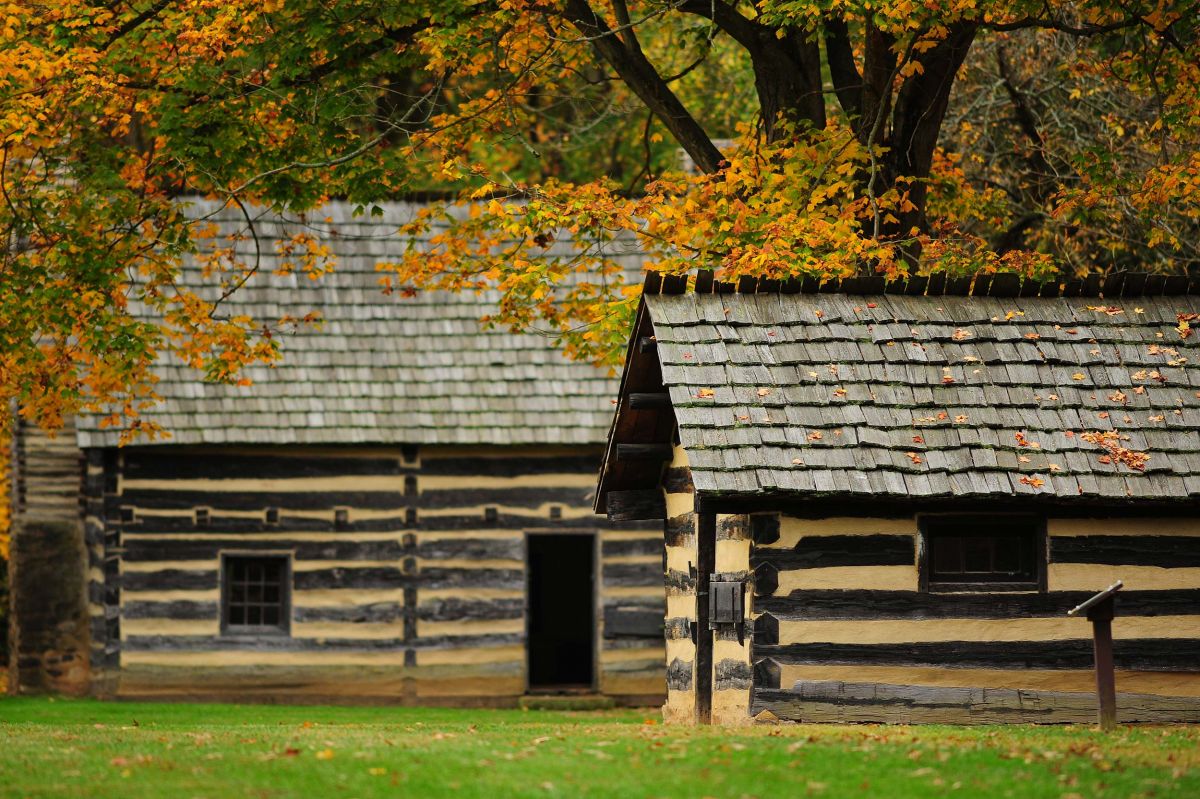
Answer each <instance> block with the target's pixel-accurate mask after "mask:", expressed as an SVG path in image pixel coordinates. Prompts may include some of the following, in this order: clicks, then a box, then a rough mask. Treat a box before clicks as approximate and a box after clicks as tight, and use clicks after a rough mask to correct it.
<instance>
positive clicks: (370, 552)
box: [123, 538, 404, 563]
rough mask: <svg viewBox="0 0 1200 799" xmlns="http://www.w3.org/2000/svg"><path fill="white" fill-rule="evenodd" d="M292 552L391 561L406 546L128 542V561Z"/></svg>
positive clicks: (346, 542) (379, 543)
mask: <svg viewBox="0 0 1200 799" xmlns="http://www.w3.org/2000/svg"><path fill="white" fill-rule="evenodd" d="M264 547H265V548H269V549H272V550H280V551H285V550H286V551H291V552H293V553H295V556H296V558H297V559H299V560H389V559H393V558H399V557H400V556H401V555H402V554H403V552H404V548H403V547H402V546H401V545H400V542H399V541H354V540H337V541H291V540H278V539H271V540H266V541H264V540H262V539H254V538H223V539H211V540H205V541H178V540H171V539H157V540H146V539H137V540H132V541H126V543H125V553H124V555H123V557H124V559H125V561H126V562H128V563H146V562H152V561H162V560H208V559H215V558H216V557H217V554H218V553H219V552H221V551H222V550H225V551H228V550H238V549H254V550H258V549H263V548H264Z"/></svg>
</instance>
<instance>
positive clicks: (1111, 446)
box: [1080, 430, 1150, 472]
mask: <svg viewBox="0 0 1200 799" xmlns="http://www.w3.org/2000/svg"><path fill="white" fill-rule="evenodd" d="M1080 438H1082V439H1083V440H1084V441H1087V442H1088V443H1089V444H1095V445H1096V446H1097V447H1099V448H1100V449H1102V450H1104V451H1105V453H1107V454H1105V455H1101V456H1100V457H1099V460H1100V462H1101V463H1105V464H1108V463H1118V464H1122V465H1124V466H1126V467H1128V468H1130V469H1133V470H1134V471H1138V472H1141V471H1145V469H1146V463H1147V462H1148V461H1149V460H1150V455H1149V453H1146V452H1140V451H1138V450H1133V449H1129V448H1128V447H1126V446H1125V445H1124V444H1122V443H1121V442H1122V441H1128V440H1129V436H1122V435H1121V434H1120V433H1118V432H1116V431H1115V430H1104V431H1098V432H1089V433H1082V434H1081V435H1080Z"/></svg>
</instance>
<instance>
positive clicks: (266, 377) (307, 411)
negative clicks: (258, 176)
mask: <svg viewBox="0 0 1200 799" xmlns="http://www.w3.org/2000/svg"><path fill="white" fill-rule="evenodd" d="M414 210H415V209H414V208H413V207H412V206H407V205H404V204H400V203H396V204H389V205H385V206H384V207H383V211H384V214H383V216H382V217H379V216H374V217H372V216H357V215H355V213H354V208H353V206H352V205H350V204H347V203H332V204H330V205H329V206H328V207H326V208H323V209H321V210H319V211H317V212H315V213H314V214H311V215H309V216H308V217H306V218H302V219H285V218H283V217H278V216H272V215H270V214H266V215H263V216H260V218H259V219H258V220H257V223H256V231H255V233H256V235H257V237H258V246H259V247H261V250H262V252H263V253H272V254H269V255H264V256H263V262H262V263H261V264H260V267H259V274H258V275H256V276H255V278H254V279H253V280H251V281H250V282H249V283H247V284H246V285H245V286H244V287H243V288H242V289H240V290H239V291H238V292H236V293H235V294H234V295H233V296H232V297H230V298H229V299H228V300H227V301H226V302H227V304H228V307H229V312H230V313H245V314H248V315H251V316H253V317H255V318H256V319H262V320H273V319H276V318H279V317H280V316H282V315H285V314H291V315H292V316H295V317H299V316H303V315H304V314H305V313H307V312H309V311H312V310H316V311H318V312H320V313H321V314H322V317H323V324H322V325H321V326H320V327H318V328H315V329H306V330H302V331H301V332H299V333H297V334H295V335H291V336H287V337H285V338H284V340H283V343H282V346H283V359H282V361H281V362H280V363H279V364H277V365H275V366H274V367H271V368H267V367H254V368H252V369H250V371H249V376H250V377H251V378H252V379H253V380H254V385H252V386H250V387H238V386H232V385H215V384H211V383H206V382H204V381H203V380H202V377H201V375H200V374H198V373H197V372H196V371H194V370H191V369H189V368H187V367H185V366H182V365H175V364H170V363H164V364H161V365H160V366H159V367H158V376H159V378H160V382H159V384H158V392H159V394H161V395H162V397H163V402H162V404H161V405H160V406H159V407H157V408H156V409H154V410H153V412H152V413H150V414H148V415H147V418H149V419H151V420H153V421H155V422H158V423H159V424H161V425H163V427H164V428H165V429H166V430H167V431H168V432H169V433H170V438H168V439H166V440H162V441H153V442H147V441H137V442H134V443H133V444H131V445H129V446H124V447H122V446H118V443H119V441H118V435H119V431H118V430H116V429H113V428H106V427H104V426H102V424H101V417H100V416H98V415H97V416H82V417H79V418H76V419H74V420H70V421H69V423H68V426H67V428H66V429H64V430H62V431H60V432H59V433H58V435H57V436H56V437H53V438H51V437H49V436H47V435H46V434H44V433H42V432H40V431H39V430H37V429H35V428H32V427H30V426H29V425H26V424H22V425H20V427H19V429H18V430H17V435H16V436H15V445H14V446H15V452H14V456H15V460H14V462H15V465H16V469H15V478H14V487H15V499H16V503H15V509H16V527H15V531H16V536H15V545H14V548H13V557H12V569H13V572H12V578H13V580H12V587H13V591H12V596H13V610H14V613H13V619H14V622H13V625H12V632H13V635H12V647H11V648H12V652H13V657H12V658H11V665H10V678H11V679H10V689H11V690H13V691H18V692H33V691H59V692H67V693H74V694H90V695H94V696H100V697H118V698H133V697H139V698H162V699H172V698H189V699H221V700H234V701H265V702H281V701H288V702H317V701H335V702H342V701H346V702H354V701H363V702H367V701H369V702H396V703H410V704H417V703H419V704H459V705H512V704H516V703H518V702H520V701H524V700H523V699H522V698H523V697H525V696H526V695H527V694H545V693H560V694H562V693H566V694H569V695H571V696H573V697H577V696H584V697H590V698H591V699H592V700H594V701H598V702H618V703H625V704H647V703H654V704H660V703H661V702H662V697H663V695H664V691H665V687H664V686H665V680H664V668H665V666H664V663H665V657H664V650H663V646H664V644H663V634H662V619H663V603H664V589H663V581H662V555H661V552H660V550H661V539H662V534H661V527H660V526H647V525H644V524H636V523H634V524H631V523H621V522H616V523H611V522H608V521H606V520H604V519H600V518H598V517H597V516H596V515H595V514H594V513H593V511H592V505H593V497H592V494H593V492H594V486H595V476H596V473H597V470H598V468H599V463H600V458H601V455H602V453H603V443H604V441H605V436H606V433H607V429H608V426H609V422H610V420H611V416H612V404H611V402H612V401H611V397H612V395H613V393H614V392H615V389H616V383H615V379H614V378H612V377H610V376H609V375H608V374H607V373H606V372H604V371H602V370H599V369H597V368H595V367H592V366H590V365H586V364H581V363H572V362H570V361H568V360H566V359H565V358H564V357H563V356H562V354H561V353H560V352H559V351H557V350H556V349H555V348H554V347H553V346H552V342H551V340H550V339H549V338H547V337H544V336H538V335H533V334H526V335H518V334H513V333H509V332H506V331H503V330H494V329H486V330H485V329H483V328H481V326H480V323H479V319H480V317H481V316H483V315H484V314H486V313H488V312H489V310H490V309H492V308H493V307H494V303H495V302H496V300H497V299H498V298H497V296H495V295H489V294H483V295H475V294H463V295H452V294H444V293H432V292H431V293H421V294H418V295H417V296H415V297H400V296H399V295H395V296H386V295H385V294H384V293H382V292H381V291H380V287H379V285H378V278H379V275H378V272H377V271H376V266H377V264H378V263H380V262H382V261H387V260H389V259H392V260H395V259H396V258H397V257H398V256H399V255H400V254H401V253H403V252H404V248H405V247H406V246H407V245H408V242H406V241H404V240H402V239H399V238H398V237H397V236H396V234H395V231H396V228H397V225H398V224H399V223H400V222H402V221H405V220H406V219H407V218H408V217H409V216H410V215H411V214H412V213H413V212H414ZM189 213H191V214H193V215H194V216H195V218H196V219H198V220H200V219H203V220H207V221H209V222H212V223H214V224H216V225H217V227H218V231H217V233H218V236H219V237H221V238H224V237H227V236H229V235H230V234H234V235H235V237H236V235H237V234H238V233H239V231H241V232H242V234H243V235H242V236H241V240H240V241H239V243H238V247H239V248H240V249H241V254H242V255H243V256H244V257H246V258H247V259H250V258H252V257H253V253H254V249H255V242H254V241H252V240H251V237H250V236H249V235H248V234H246V233H245V231H243V230H242V228H241V226H242V224H243V220H242V218H241V215H240V213H231V212H230V211H229V210H228V209H226V210H222V209H221V208H220V207H219V206H217V205H216V204H215V203H209V202H205V201H201V200H198V201H196V202H195V203H193V204H192V206H191V207H190V209H189ZM299 231H304V232H308V233H310V234H314V235H316V237H317V239H318V243H319V244H320V245H322V246H325V247H327V248H328V249H329V250H330V251H331V252H332V254H333V255H334V256H335V257H336V261H337V263H336V268H335V270H334V271H333V272H332V273H331V274H328V275H325V276H324V277H322V278H321V279H320V280H310V279H309V278H308V277H307V276H306V275H303V274H299V275H297V274H274V272H275V271H276V269H277V268H278V267H279V266H280V260H281V259H282V258H283V257H284V256H282V255H278V254H273V253H278V252H280V251H281V250H277V249H276V247H275V245H276V243H277V242H286V241H287V240H288V239H289V237H290V236H291V235H293V234H294V233H296V232H299ZM434 233H436V231H433V232H432V233H431V235H433V234H434ZM617 244H619V243H617ZM555 246H556V247H560V250H559V251H555V250H554V249H553V248H551V251H550V253H549V255H551V256H553V255H556V254H558V255H564V254H566V255H569V252H567V251H566V250H564V249H561V246H566V245H561V246H560V245H555ZM283 250H286V248H283ZM616 255H617V257H619V258H625V259H626V260H627V262H628V265H629V267H630V269H637V268H639V267H640V263H641V260H640V256H638V255H637V254H636V253H630V254H627V255H622V254H621V253H620V252H617V253H616ZM196 269H197V265H196V264H187V265H185V269H184V278H185V279H195V280H198V279H199V278H198V276H197V275H196ZM197 285H199V284H197Z"/></svg>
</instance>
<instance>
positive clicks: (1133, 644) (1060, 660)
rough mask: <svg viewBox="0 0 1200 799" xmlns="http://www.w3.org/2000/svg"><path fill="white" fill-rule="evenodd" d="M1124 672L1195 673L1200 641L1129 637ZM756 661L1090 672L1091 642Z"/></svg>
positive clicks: (765, 652)
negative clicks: (1128, 670) (1131, 670)
mask: <svg viewBox="0 0 1200 799" xmlns="http://www.w3.org/2000/svg"><path fill="white" fill-rule="evenodd" d="M1114 649H1115V652H1114V661H1115V663H1116V667H1117V668H1119V669H1133V670H1144V671H1194V670H1195V669H1196V664H1197V663H1200V640H1197V639H1194V638H1125V639H1121V640H1118V641H1116V642H1115V643H1114ZM754 656H755V657H769V658H773V659H775V660H777V661H779V662H780V663H795V664H820V665H843V664H844V665H854V664H861V665H864V666H865V665H879V666H883V665H887V666H951V667H954V666H957V667H962V668H967V667H969V668H996V669H1021V668H1025V669H1087V668H1091V666H1092V661H1093V655H1092V642H1091V641H1090V640H1089V639H1087V638H1075V639H1068V640H1062V641H978V642H976V641H938V642H921V643H902V644H829V643H813V644H777V645H766V644H762V645H760V644H757V643H756V644H755V647H754Z"/></svg>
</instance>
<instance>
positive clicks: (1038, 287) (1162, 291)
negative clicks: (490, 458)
mask: <svg viewBox="0 0 1200 799" xmlns="http://www.w3.org/2000/svg"><path fill="white" fill-rule="evenodd" d="M689 289H691V290H692V291H693V292H694V293H696V294H734V293H736V294H899V295H906V296H926V297H1097V298H1101V299H1115V298H1117V297H1179V296H1184V295H1188V294H1194V295H1197V296H1200V279H1195V278H1189V277H1188V276H1187V275H1156V274H1151V273H1148V272H1114V273H1112V274H1109V275H1106V276H1101V275H1091V276H1089V277H1087V278H1084V279H1082V280H1078V279H1073V280H1049V281H1040V280H1032V279H1024V280H1022V278H1021V276H1020V275H1017V274H1012V273H1000V274H982V273H979V274H975V275H967V276H964V277H955V276H951V275H948V274H947V273H945V272H934V273H932V274H929V275H918V276H915V277H910V278H897V279H894V280H888V279H887V278H885V277H884V276H882V275H872V276H863V277H846V278H836V277H833V278H826V279H821V278H818V277H803V278H799V277H794V278H789V279H787V280H776V279H769V278H757V277H751V276H744V277H741V278H739V279H738V281H737V282H736V283H732V282H723V281H718V280H714V278H713V273H712V271H711V270H707V269H702V270H698V271H697V272H696V273H695V275H694V277H693V276H690V275H669V274H662V273H661V272H647V273H646V280H645V283H644V285H643V293H644V294H685V293H687V292H688V290H689Z"/></svg>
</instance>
